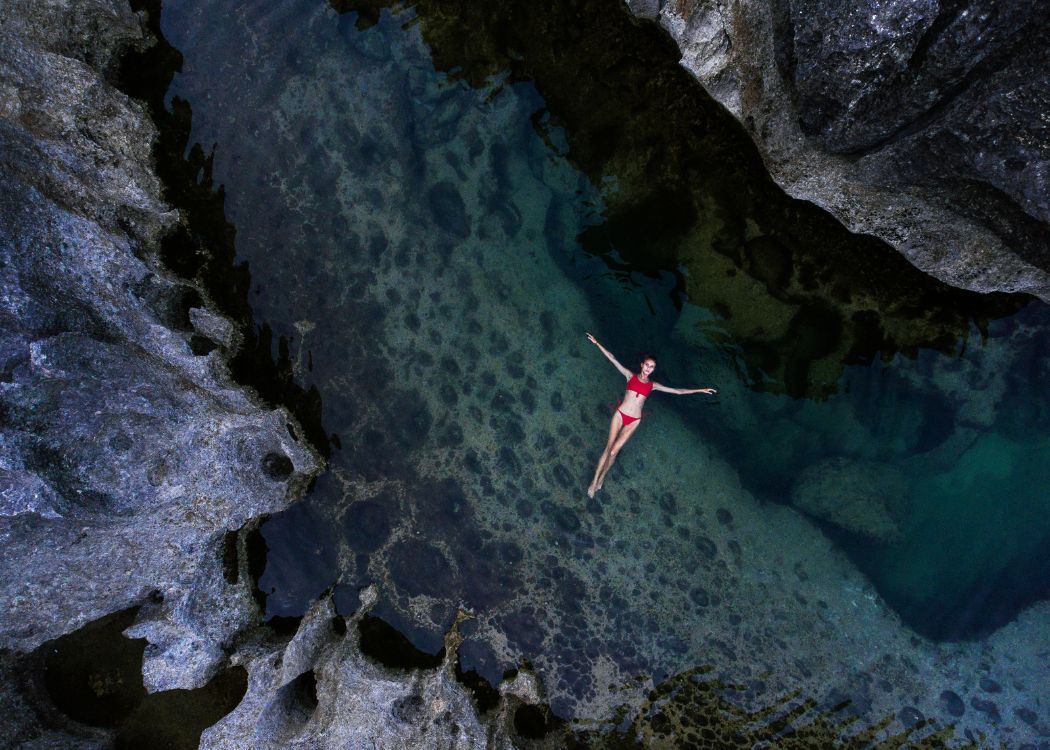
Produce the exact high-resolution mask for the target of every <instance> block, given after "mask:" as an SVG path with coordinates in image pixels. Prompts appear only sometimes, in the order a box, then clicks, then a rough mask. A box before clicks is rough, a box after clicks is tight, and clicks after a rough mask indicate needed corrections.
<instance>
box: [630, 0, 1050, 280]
mask: <svg viewBox="0 0 1050 750" xmlns="http://www.w3.org/2000/svg"><path fill="white" fill-rule="evenodd" d="M628 4H629V5H630V6H631V7H632V9H633V10H634V11H635V12H636V13H638V14H641V15H646V16H650V17H658V18H659V20H660V23H661V24H662V25H663V26H664V27H665V28H666V29H667V30H668V31H669V32H670V33H671V35H672V36H673V37H674V38H675V40H676V41H677V42H678V45H679V47H680V48H681V50H682V64H683V65H684V66H685V67H686V68H688V69H689V70H690V71H692V72H693V73H694V75H696V77H697V78H698V79H699V81H700V82H701V83H702V84H703V85H704V87H705V88H706V89H707V90H708V91H709V92H710V93H711V94H712V95H714V96H715V98H716V99H718V100H719V101H720V102H721V103H722V104H723V105H725V106H726V107H727V108H728V109H729V110H730V111H731V112H732V113H733V114H734V115H735V116H736V117H737V119H738V120H740V121H741V122H742V123H743V124H744V125H745V127H746V128H747V130H748V131H749V132H750V134H751V135H752V137H753V138H754V140H755V142H756V143H757V144H758V146H759V149H760V150H761V152H762V155H763V157H764V159H765V161H766V164H767V165H768V167H769V169H770V171H771V173H772V174H773V176H774V178H775V179H776V180H777V182H779V183H780V184H781V186H783V187H784V188H785V190H787V192H788V193H790V194H791V195H793V196H795V197H798V198H803V199H806V200H810V201H813V202H814V203H816V204H818V205H820V206H822V207H824V208H826V209H827V210H829V211H830V212H832V213H833V214H834V215H835V216H837V217H838V218H839V219H840V220H841V221H842V222H843V223H845V224H846V225H847V226H848V227H850V228H851V229H853V230H854V231H858V232H866V233H871V234H874V235H877V236H879V237H881V238H883V239H885V240H886V241H888V242H890V243H891V244H892V245H894V246H895V247H896V248H897V249H898V250H900V251H901V252H902V253H903V254H904V255H905V256H906V257H907V258H908V259H909V260H910V261H911V262H912V263H914V264H915V265H916V266H918V267H919V268H921V269H922V270H924V271H927V272H928V273H931V274H932V275H934V276H936V277H937V278H940V279H942V280H944V281H947V282H949V283H951V284H954V285H956V286H960V287H963V288H966V289H972V290H976V291H992V290H1002V291H1023V292H1030V293H1032V294H1036V295H1038V296H1040V297H1042V298H1043V299H1050V277H1048V275H1047V271H1048V269H1050V228H1048V222H1050V188H1048V184H1047V169H1048V157H1050V134H1048V131H1047V128H1046V122H1045V117H1044V113H1045V112H1046V111H1047V108H1048V104H1050V65H1048V55H1047V51H1046V47H1045V44H1043V43H1041V41H1040V40H1042V39H1044V38H1045V36H1046V34H1047V31H1048V29H1050V7H1048V6H1046V5H1045V4H1043V3H1039V2H1035V1H1034V0H1018V1H1017V2H992V1H991V0H969V1H967V0H940V1H938V0H923V1H922V2H882V1H881V0H869V1H868V2H860V3H839V2H835V1H834V0H742V1H741V2H735V3H723V2H709V1H707V0H672V1H671V2H663V1H661V2H659V3H657V2H650V1H647V0H628Z"/></svg>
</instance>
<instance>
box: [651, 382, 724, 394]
mask: <svg viewBox="0 0 1050 750" xmlns="http://www.w3.org/2000/svg"><path fill="white" fill-rule="evenodd" d="M653 390H654V391H663V392H664V393H673V394H675V395H676V396H685V395H688V394H690V393H706V394H708V395H710V394H713V393H718V389H717V388H668V387H667V386H666V385H660V384H659V383H657V382H656V381H655V380H654V381H653Z"/></svg>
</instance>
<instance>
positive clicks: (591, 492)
mask: <svg viewBox="0 0 1050 750" xmlns="http://www.w3.org/2000/svg"><path fill="white" fill-rule="evenodd" d="M599 489H600V488H599V487H595V486H594V485H593V484H592V485H591V486H590V487H588V488H587V497H589V498H590V499H591V500H593V499H594V493H595V492H597V491H598V490H599Z"/></svg>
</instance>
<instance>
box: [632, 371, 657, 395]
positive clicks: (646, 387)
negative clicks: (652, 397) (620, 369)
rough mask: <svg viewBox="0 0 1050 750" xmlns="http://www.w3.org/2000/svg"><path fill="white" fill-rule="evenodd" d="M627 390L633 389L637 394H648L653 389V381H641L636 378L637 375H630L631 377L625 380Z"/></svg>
mask: <svg viewBox="0 0 1050 750" xmlns="http://www.w3.org/2000/svg"><path fill="white" fill-rule="evenodd" d="M627 390H629V391H634V392H635V393H637V394H638V395H639V396H648V395H649V394H650V393H652V390H653V381H651V380H650V381H649V382H648V383H643V382H642V381H641V380H639V379H638V376H637V375H632V376H631V379H630V380H628V381H627Z"/></svg>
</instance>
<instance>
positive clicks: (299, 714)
mask: <svg viewBox="0 0 1050 750" xmlns="http://www.w3.org/2000/svg"><path fill="white" fill-rule="evenodd" d="M316 710H317V677H316V676H315V675H314V673H313V670H309V671H307V672H304V673H303V674H301V675H299V676H298V677H296V678H295V679H294V680H292V681H291V682H289V683H288V684H287V685H285V686H284V687H282V688H281V689H280V690H278V691H277V695H275V696H274V697H273V700H271V701H270V702H269V703H268V704H267V706H266V708H265V709H264V710H263V713H262V716H260V717H259V724H258V726H257V728H256V732H257V734H258V735H259V736H262V737H267V738H270V739H272V740H273V741H275V742H276V743H278V744H280V743H283V742H287V741H288V740H291V739H292V738H293V737H295V736H296V735H297V734H299V732H300V731H302V728H303V727H305V726H306V723H307V722H308V721H310V719H311V717H312V716H313V715H314V712H315V711H316Z"/></svg>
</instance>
